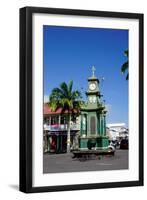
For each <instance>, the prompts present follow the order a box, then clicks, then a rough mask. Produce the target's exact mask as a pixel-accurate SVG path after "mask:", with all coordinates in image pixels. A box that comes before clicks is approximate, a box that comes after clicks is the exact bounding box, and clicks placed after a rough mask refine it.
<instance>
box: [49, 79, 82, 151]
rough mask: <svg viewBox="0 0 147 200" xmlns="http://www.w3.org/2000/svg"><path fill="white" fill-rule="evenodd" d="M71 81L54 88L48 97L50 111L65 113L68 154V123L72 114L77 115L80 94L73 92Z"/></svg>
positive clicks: (76, 91) (79, 105) (68, 149)
mask: <svg viewBox="0 0 147 200" xmlns="http://www.w3.org/2000/svg"><path fill="white" fill-rule="evenodd" d="M72 89H73V81H70V82H69V84H66V83H65V82H63V83H61V84H60V87H59V88H54V89H53V90H52V92H51V95H50V97H49V99H50V101H49V106H50V107H51V109H52V111H56V110H57V109H58V108H62V112H63V113H64V112H65V111H66V112H67V121H68V122H67V123H68V124H67V153H69V152H70V128H71V127H70V122H71V117H72V115H74V114H78V113H79V111H80V107H81V101H80V99H81V93H80V92H79V91H78V90H75V91H73V90H72Z"/></svg>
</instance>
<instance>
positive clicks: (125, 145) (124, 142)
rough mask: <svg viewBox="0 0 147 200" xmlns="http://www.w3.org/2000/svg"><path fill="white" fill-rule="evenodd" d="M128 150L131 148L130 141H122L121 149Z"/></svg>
mask: <svg viewBox="0 0 147 200" xmlns="http://www.w3.org/2000/svg"><path fill="white" fill-rule="evenodd" d="M128 148H129V143H128V139H122V140H121V142H120V149H128Z"/></svg>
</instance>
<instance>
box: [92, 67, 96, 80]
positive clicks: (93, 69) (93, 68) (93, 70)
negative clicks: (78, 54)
mask: <svg viewBox="0 0 147 200" xmlns="http://www.w3.org/2000/svg"><path fill="white" fill-rule="evenodd" d="M95 70H96V69H95V67H94V65H93V66H92V77H95V75H94V72H95Z"/></svg>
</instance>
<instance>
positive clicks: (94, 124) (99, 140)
mask: <svg viewBox="0 0 147 200" xmlns="http://www.w3.org/2000/svg"><path fill="white" fill-rule="evenodd" d="M99 83H100V82H99V79H98V78H97V77H96V76H95V67H94V66H93V67H92V76H91V77H89V78H88V89H87V92H86V96H87V101H86V103H85V104H84V105H83V106H82V108H81V129H80V137H79V148H80V150H88V149H89V150H91V149H95V150H103V149H107V148H108V145H109V143H108V137H107V136H106V112H107V111H106V109H105V105H104V103H102V101H101V96H102V95H101V93H100V89H99Z"/></svg>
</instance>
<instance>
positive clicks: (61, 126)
mask: <svg viewBox="0 0 147 200" xmlns="http://www.w3.org/2000/svg"><path fill="white" fill-rule="evenodd" d="M43 127H44V130H45V131H67V124H54V125H46V124H44V126H43ZM70 130H71V131H78V130H80V125H79V124H71V125H70Z"/></svg>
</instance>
